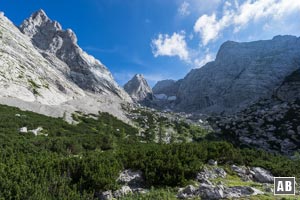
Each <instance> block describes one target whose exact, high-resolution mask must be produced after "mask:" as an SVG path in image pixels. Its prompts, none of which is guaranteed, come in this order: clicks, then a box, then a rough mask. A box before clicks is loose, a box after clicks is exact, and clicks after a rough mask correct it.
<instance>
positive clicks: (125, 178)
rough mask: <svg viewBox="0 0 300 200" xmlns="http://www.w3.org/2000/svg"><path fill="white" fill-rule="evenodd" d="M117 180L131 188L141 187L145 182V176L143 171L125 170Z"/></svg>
mask: <svg viewBox="0 0 300 200" xmlns="http://www.w3.org/2000/svg"><path fill="white" fill-rule="evenodd" d="M117 181H118V182H119V183H121V184H125V185H128V186H130V187H131V188H141V186H143V184H144V178H143V174H142V172H141V171H132V170H130V169H128V170H124V171H123V172H121V173H120V175H119V177H118V179H117Z"/></svg>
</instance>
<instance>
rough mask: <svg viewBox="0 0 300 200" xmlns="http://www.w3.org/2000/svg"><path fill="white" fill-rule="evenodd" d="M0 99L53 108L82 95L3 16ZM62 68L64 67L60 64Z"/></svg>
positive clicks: (1, 20)
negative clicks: (17, 100) (33, 103)
mask: <svg viewBox="0 0 300 200" xmlns="http://www.w3.org/2000/svg"><path fill="white" fill-rule="evenodd" d="M0 27H1V33H0V35H1V37H0V66H1V68H0V69H1V71H0V73H1V78H0V81H1V83H2V84H1V86H0V96H1V97H14V98H19V99H22V100H24V101H28V102H33V101H37V102H39V103H42V104H46V105H56V104H60V103H62V102H65V101H68V100H71V99H73V98H76V97H80V96H85V94H84V92H83V91H82V90H81V89H80V88H78V87H76V85H75V84H73V83H72V82H69V81H68V80H67V79H66V78H65V77H64V76H62V74H61V73H59V72H58V71H57V70H55V69H53V68H52V67H51V63H50V62H48V61H47V60H45V59H44V58H43V56H42V55H41V54H40V53H39V52H38V51H36V49H35V48H34V46H33V45H32V44H31V42H30V39H29V38H28V37H26V36H24V35H23V34H22V33H21V32H20V31H19V30H18V29H17V28H16V27H15V26H14V24H13V23H11V22H10V21H9V20H8V19H7V18H6V17H5V16H3V15H2V16H0ZM62 66H64V64H62Z"/></svg>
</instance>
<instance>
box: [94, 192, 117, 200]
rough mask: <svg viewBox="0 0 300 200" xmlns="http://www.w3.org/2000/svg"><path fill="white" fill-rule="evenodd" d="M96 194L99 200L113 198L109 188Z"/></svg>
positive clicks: (110, 199)
mask: <svg viewBox="0 0 300 200" xmlns="http://www.w3.org/2000/svg"><path fill="white" fill-rule="evenodd" d="M97 196H98V198H99V200H112V199H113V195H112V192H111V191H110V190H109V191H105V192H102V193H101V194H100V195H97Z"/></svg>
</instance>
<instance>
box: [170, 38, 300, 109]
mask: <svg viewBox="0 0 300 200" xmlns="http://www.w3.org/2000/svg"><path fill="white" fill-rule="evenodd" d="M297 63H300V39H299V38H297V37H294V36H277V37H274V38H273V39H272V40H265V41H256V42H247V43H237V42H231V41H230V42H225V43H224V44H223V45H222V46H221V48H220V50H219V52H218V54H217V57H216V60H215V61H214V62H210V63H208V64H206V65H205V66H203V67H202V68H200V69H193V70H192V71H191V72H190V73H188V74H187V76H186V77H185V78H184V80H183V81H182V83H181V85H180V87H179V90H178V99H177V101H178V102H177V105H176V107H175V108H176V109H178V110H181V111H188V112H195V111H200V112H205V113H221V112H223V111H224V112H225V113H230V112H236V111H239V110H241V109H243V108H245V107H247V106H248V105H250V104H251V103H253V102H254V101H256V100H258V99H259V98H261V97H269V96H271V95H272V93H273V90H274V89H275V88H276V87H278V86H279V85H280V84H281V83H282V81H283V80H284V79H285V77H286V76H288V75H289V74H291V73H292V72H293V71H295V70H296V69H298V68H299V64H297Z"/></svg>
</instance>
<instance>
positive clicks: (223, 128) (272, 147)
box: [210, 99, 300, 156]
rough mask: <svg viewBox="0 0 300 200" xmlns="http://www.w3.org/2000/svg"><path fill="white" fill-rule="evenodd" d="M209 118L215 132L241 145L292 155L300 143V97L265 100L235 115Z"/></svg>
mask: <svg viewBox="0 0 300 200" xmlns="http://www.w3.org/2000/svg"><path fill="white" fill-rule="evenodd" d="M210 120H211V122H212V123H214V124H215V129H216V132H217V134H219V135H222V136H223V137H225V138H226V137H227V139H230V140H232V139H236V141H237V142H235V143H237V144H238V143H240V145H241V146H249V147H252V148H253V147H256V148H260V149H264V150H267V151H271V152H279V153H283V154H285V155H290V156H292V155H294V154H295V153H296V152H297V151H298V148H299V145H300V136H299V134H300V125H299V121H300V101H299V100H297V101H293V102H286V101H281V100H276V99H264V100H260V101H259V102H258V103H256V104H254V105H252V106H251V107H249V108H247V109H246V110H244V111H242V112H240V113H238V114H236V115H234V116H227V117H216V118H211V119H210ZM232 141H234V140H232Z"/></svg>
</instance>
